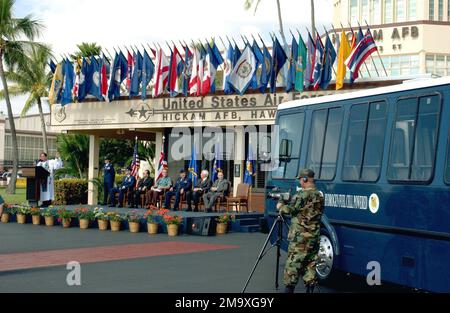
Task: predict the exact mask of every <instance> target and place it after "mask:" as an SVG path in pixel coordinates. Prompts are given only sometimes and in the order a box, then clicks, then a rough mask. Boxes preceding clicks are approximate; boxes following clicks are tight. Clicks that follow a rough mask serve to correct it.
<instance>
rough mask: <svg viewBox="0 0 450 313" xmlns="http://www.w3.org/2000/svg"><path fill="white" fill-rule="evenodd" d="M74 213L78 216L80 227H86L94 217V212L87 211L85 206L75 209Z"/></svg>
mask: <svg viewBox="0 0 450 313" xmlns="http://www.w3.org/2000/svg"><path fill="white" fill-rule="evenodd" d="M75 215H76V216H77V217H78V222H79V224H80V229H88V228H89V223H90V222H91V220H93V219H94V212H92V211H89V210H88V209H86V208H77V209H75Z"/></svg>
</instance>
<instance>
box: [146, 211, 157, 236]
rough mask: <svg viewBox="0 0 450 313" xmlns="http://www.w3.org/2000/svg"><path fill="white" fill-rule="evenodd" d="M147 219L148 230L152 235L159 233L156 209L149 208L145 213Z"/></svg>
mask: <svg viewBox="0 0 450 313" xmlns="http://www.w3.org/2000/svg"><path fill="white" fill-rule="evenodd" d="M144 217H145V219H146V220H147V231H148V233H149V234H150V235H154V234H157V233H158V226H159V223H158V220H157V218H158V217H157V214H155V210H148V211H147V213H145V215H144Z"/></svg>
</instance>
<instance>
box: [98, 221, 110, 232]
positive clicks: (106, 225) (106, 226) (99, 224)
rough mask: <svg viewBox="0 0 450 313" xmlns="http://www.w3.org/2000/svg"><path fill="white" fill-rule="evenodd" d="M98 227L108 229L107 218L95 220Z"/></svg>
mask: <svg viewBox="0 0 450 313" xmlns="http://www.w3.org/2000/svg"><path fill="white" fill-rule="evenodd" d="M97 222H98V229H100V230H107V229H108V220H97Z"/></svg>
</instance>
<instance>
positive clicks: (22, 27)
mask: <svg viewBox="0 0 450 313" xmlns="http://www.w3.org/2000/svg"><path fill="white" fill-rule="evenodd" d="M44 28H45V27H44V25H43V24H42V22H41V21H40V20H37V19H34V17H33V15H31V14H29V15H27V16H25V17H24V18H18V19H14V20H13V31H14V32H15V33H17V34H18V35H22V34H23V35H25V37H27V38H28V39H30V40H34V39H35V38H37V37H39V35H40V34H41V31H42V30H43V29H44Z"/></svg>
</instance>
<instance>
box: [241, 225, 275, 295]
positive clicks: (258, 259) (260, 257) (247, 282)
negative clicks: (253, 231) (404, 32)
mask: <svg viewBox="0 0 450 313" xmlns="http://www.w3.org/2000/svg"><path fill="white" fill-rule="evenodd" d="M278 221H279V217H277V219H276V220H275V221H274V223H273V225H272V228H271V229H270V232H269V234H268V235H267V238H266V241H265V242H264V245H263V247H262V249H261V252H260V253H259V255H258V257H257V258H256V262H255V265H254V266H253V269H252V271H251V273H250V275H249V276H248V278H247V281H246V282H245V286H244V289H242V293H245V290H246V289H247V286H248V284H249V282H250V279H252V276H253V273H254V272H255V270H256V267H257V266H258V263H259V261H261V259H262V257H263V255H264V250H265V249H266V246H267V244H268V243H269V240H270V236H271V235H272V233H273V231H274V230H275V227H276V226H277V224H278Z"/></svg>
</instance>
